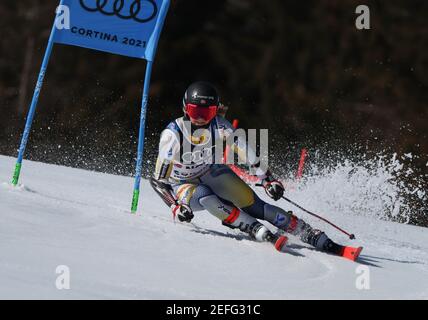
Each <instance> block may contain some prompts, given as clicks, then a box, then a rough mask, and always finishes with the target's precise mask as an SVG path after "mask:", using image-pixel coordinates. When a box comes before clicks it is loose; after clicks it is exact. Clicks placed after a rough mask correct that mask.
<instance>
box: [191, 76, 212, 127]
mask: <svg viewBox="0 0 428 320" xmlns="http://www.w3.org/2000/svg"><path fill="white" fill-rule="evenodd" d="M219 104H220V98H219V96H218V92H217V89H216V88H215V87H214V86H213V85H211V84H210V83H208V82H202V81H199V82H195V83H192V84H191V85H190V86H189V88H187V90H186V92H185V93H184V98H183V108H184V112H185V114H186V115H187V116H188V117H189V118H190V120H192V122H196V123H200V124H203V123H209V122H210V121H211V120H212V119H213V118H214V117H215V116H216V115H217V110H218V107H219Z"/></svg>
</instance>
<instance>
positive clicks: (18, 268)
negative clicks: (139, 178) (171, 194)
mask: <svg viewBox="0 0 428 320" xmlns="http://www.w3.org/2000/svg"><path fill="white" fill-rule="evenodd" d="M14 162H15V159H13V158H9V157H4V156H0V298H2V299H12V298H20V299H33V298H36V299H48V298H50V299H52V298H53V299H330V298H338V299H378V298H386V299H389V298H402V299H410V298H416V299H427V298H428V232H427V231H428V230H427V229H426V228H421V227H415V226H409V225H403V224H398V223H393V222H387V221H381V220H379V219H378V218H377V217H373V216H366V215H361V216H359V215H356V214H353V213H352V214H347V212H341V211H340V210H332V211H331V212H326V210H327V209H328V204H329V203H332V202H334V201H335V198H334V197H332V198H330V199H326V198H325V196H323V197H317V196H314V195H316V194H317V191H319V193H320V194H323V195H324V194H325V192H324V190H325V188H326V186H325V185H323V184H322V183H321V184H319V185H317V184H312V185H311V186H310V187H308V188H303V189H301V190H299V189H298V188H296V189H295V190H292V191H289V194H288V195H289V196H290V198H292V199H294V200H296V201H298V202H300V203H301V204H302V205H304V206H307V207H308V208H309V209H313V210H316V209H318V210H321V211H317V212H320V213H322V214H324V215H325V216H326V217H327V218H329V219H332V220H333V221H334V222H336V223H337V224H339V225H341V226H343V228H345V229H349V230H351V231H352V232H353V233H355V234H356V236H357V240H354V241H350V240H348V239H347V238H346V237H345V236H342V235H341V234H339V233H337V232H336V231H334V229H332V228H331V227H329V226H326V225H325V224H324V223H322V222H320V221H317V220H312V219H310V218H308V216H307V215H306V214H304V213H301V212H299V211H295V212H296V214H297V215H299V216H301V217H302V218H304V219H305V220H307V221H309V222H310V223H311V224H312V225H314V226H317V227H319V228H322V229H323V230H325V231H326V232H327V233H328V234H329V235H330V236H331V237H332V238H333V239H334V240H336V241H338V242H342V243H346V244H352V245H362V246H364V251H363V254H362V257H361V260H360V261H359V263H354V262H351V261H347V260H345V259H342V258H338V257H335V256H331V255H326V254H324V253H321V252H317V251H314V250H312V249H310V248H308V247H305V246H304V245H303V244H302V243H300V242H299V241H298V240H297V239H294V238H291V239H290V241H292V242H293V243H292V244H291V247H292V250H293V253H279V252H277V251H275V250H274V249H273V247H272V246H271V245H269V244H267V243H256V242H253V241H251V240H249V239H248V238H247V237H246V236H245V235H242V234H240V233H239V232H235V231H234V230H230V229H228V228H226V227H224V226H222V225H221V224H220V223H219V222H218V221H217V220H216V219H215V218H213V217H211V216H210V215H209V213H207V212H199V213H197V214H196V217H195V219H194V224H181V223H178V222H177V223H174V222H173V220H172V218H171V214H170V212H169V209H168V208H166V206H165V205H164V204H163V202H162V201H161V200H160V199H159V197H158V196H157V195H156V194H155V193H154V191H152V189H151V188H150V186H149V184H148V182H147V181H143V184H142V195H141V202H140V209H139V212H138V214H137V215H132V214H130V212H129V211H128V207H129V206H130V203H131V195H132V186H133V179H132V178H130V177H122V176H114V175H108V174H101V173H95V172H89V171H84V170H79V169H73V168H66V167H60V166H54V165H48V164H43V163H36V162H30V161H25V163H24V166H23V170H22V176H21V182H22V183H23V185H21V186H20V187H17V188H13V187H11V186H10V185H9V184H8V181H9V180H10V175H11V171H12V169H13V167H14ZM336 187H337V186H336ZM317 188H319V190H317ZM339 189H341V190H346V188H341V187H339ZM339 194H340V193H339ZM336 200H337V199H336ZM341 202H343V203H345V202H346V198H345V199H341ZM280 204H281V205H283V206H284V208H286V209H291V207H289V206H287V204H286V203H280ZM345 209H346V207H345ZM59 265H66V266H68V267H69V268H70V272H71V281H70V284H71V288H70V290H58V289H57V288H56V286H55V282H56V279H57V276H58V274H56V273H55V271H56V268H57V266H59ZM359 266H364V267H366V266H367V267H368V268H369V272H370V289H369V290H359V289H357V287H356V280H357V277H358V276H359V274H357V272H358V271H359V270H357V267H359Z"/></svg>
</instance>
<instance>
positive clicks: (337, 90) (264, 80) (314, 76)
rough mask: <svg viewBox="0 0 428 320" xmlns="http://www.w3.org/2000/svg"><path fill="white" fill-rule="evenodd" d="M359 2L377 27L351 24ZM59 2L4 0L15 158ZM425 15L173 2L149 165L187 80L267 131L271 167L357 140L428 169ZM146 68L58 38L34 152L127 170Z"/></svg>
mask: <svg viewBox="0 0 428 320" xmlns="http://www.w3.org/2000/svg"><path fill="white" fill-rule="evenodd" d="M359 4H366V5H368V6H369V8H370V10H371V30H363V31H361V30H357V29H356V27H355V19H356V17H357V14H355V8H356V7H357V5H359ZM56 5H57V2H56V1H44V0H31V1H30V0H20V1H12V0H2V1H1V3H0V30H1V38H0V53H1V55H0V110H1V114H0V115H1V117H0V154H6V155H11V156H15V155H16V154H17V152H16V149H17V148H18V145H19V139H20V135H21V132H22V130H23V127H24V122H25V116H26V112H27V108H28V104H29V102H30V99H31V95H32V92H33V88H34V84H35V81H36V79H37V74H38V71H39V68H40V64H41V60H42V57H43V53H44V50H45V47H46V43H47V39H48V36H49V32H50V28H51V24H52V21H53V17H54V9H55V7H56ZM427 18H428V2H427V1H426V0H420V1H418V0H411V1H407V0H402V1H390V0H388V1H386V0H384V1H366V0H364V1H346V0H321V1H320V0H318V1H308V0H307V1H285V0H269V1H267V0H258V1H256V0H254V1H251V0H215V1H214V0H203V1H201V0H181V1H179V0H177V1H174V0H173V1H172V5H171V9H170V12H169V14H168V17H167V20H166V23H165V27H164V31H163V34H162V37H161V40H160V44H159V48H158V55H157V58H156V61H155V65H154V70H153V78H152V85H151V91H150V96H151V98H150V103H149V109H148V120H147V148H146V155H145V159H146V161H149V164H150V165H149V166H145V168H146V170H147V171H146V172H148V171H149V170H150V169H151V168H152V164H153V160H154V156H155V153H156V144H157V139H158V137H159V133H160V131H161V129H162V128H163V127H164V126H165V125H166V124H167V123H168V122H169V121H171V119H173V118H175V117H178V116H180V115H181V99H182V96H183V92H184V90H185V88H186V86H187V85H188V84H189V83H190V82H192V81H195V80H208V81H211V82H213V83H214V84H215V85H216V86H217V87H218V89H219V90H220V92H221V96H222V100H223V102H224V103H225V104H227V105H229V106H230V112H229V114H228V117H229V118H230V119H232V118H239V119H240V121H241V125H242V127H247V128H269V129H270V137H271V146H272V148H274V151H275V152H274V157H276V159H278V161H277V164H278V163H279V162H281V161H282V159H284V160H283V161H284V163H285V162H290V163H295V162H296V161H297V159H298V151H299V150H300V148H302V147H308V148H309V150H319V149H320V148H321V147H320V146H326V150H329V151H331V150H342V151H344V150H348V149H353V148H354V147H352V148H350V147H349V146H355V145H358V146H362V148H366V149H367V150H369V151H370V152H373V153H376V152H379V151H383V150H390V151H391V152H392V151H393V152H398V154H404V153H408V152H412V153H413V155H414V156H415V157H414V159H413V166H414V169H415V170H416V171H418V172H420V173H421V174H424V173H427V169H428V168H427V161H428V159H427V154H428V139H427V133H428V125H427V120H428V108H427V102H428V54H427V50H428V24H427ZM144 71H145V63H144V61H141V60H137V59H130V58H126V57H120V56H114V55H109V54H106V53H102V52H95V51H90V50H86V49H82V48H76V47H70V46H62V45H57V46H55V48H54V52H53V55H52V59H51V61H50V66H49V69H48V73H47V76H46V82H45V86H44V88H43V91H42V94H41V97H40V102H39V108H38V111H37V115H36V118H35V122H34V125H33V132H32V134H31V137H30V143H29V145H28V149H27V154H26V156H27V158H30V159H34V160H40V161H46V162H53V163H60V164H65V165H71V166H76V167H82V168H88V169H94V170H101V171H105V172H111V173H117V174H132V173H133V172H134V166H135V163H134V161H135V155H136V148H137V146H136V143H137V136H138V125H139V112H140V104H141V102H140V101H141V94H142V85H143V79H144ZM354 151H355V149H354ZM349 152H351V150H349ZM345 153H346V152H345ZM282 154H283V155H284V157H282ZM278 165H279V164H278ZM11 170H12V168H11Z"/></svg>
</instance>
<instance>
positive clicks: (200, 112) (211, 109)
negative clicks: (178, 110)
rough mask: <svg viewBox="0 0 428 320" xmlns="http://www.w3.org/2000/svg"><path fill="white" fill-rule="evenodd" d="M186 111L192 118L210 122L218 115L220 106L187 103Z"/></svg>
mask: <svg viewBox="0 0 428 320" xmlns="http://www.w3.org/2000/svg"><path fill="white" fill-rule="evenodd" d="M185 108H186V113H187V114H188V115H189V118H190V119H192V120H201V119H202V120H204V121H206V122H210V121H211V120H212V119H214V118H215V116H216V115H217V109H218V106H208V107H201V106H198V105H196V104H191V103H188V104H186V107H185Z"/></svg>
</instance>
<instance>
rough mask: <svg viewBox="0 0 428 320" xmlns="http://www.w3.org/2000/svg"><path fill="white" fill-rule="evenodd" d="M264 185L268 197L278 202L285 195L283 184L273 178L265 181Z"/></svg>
mask: <svg viewBox="0 0 428 320" xmlns="http://www.w3.org/2000/svg"><path fill="white" fill-rule="evenodd" d="M262 185H263V187H264V188H265V191H266V193H267V195H268V196H269V197H271V198H272V199H273V200H275V201H278V200H279V199H281V198H282V196H283V195H284V190H285V189H284V186H283V185H282V183H281V182H279V181H278V180H275V179H273V178H272V177H267V178H266V179H264V180H263V182H262Z"/></svg>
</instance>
